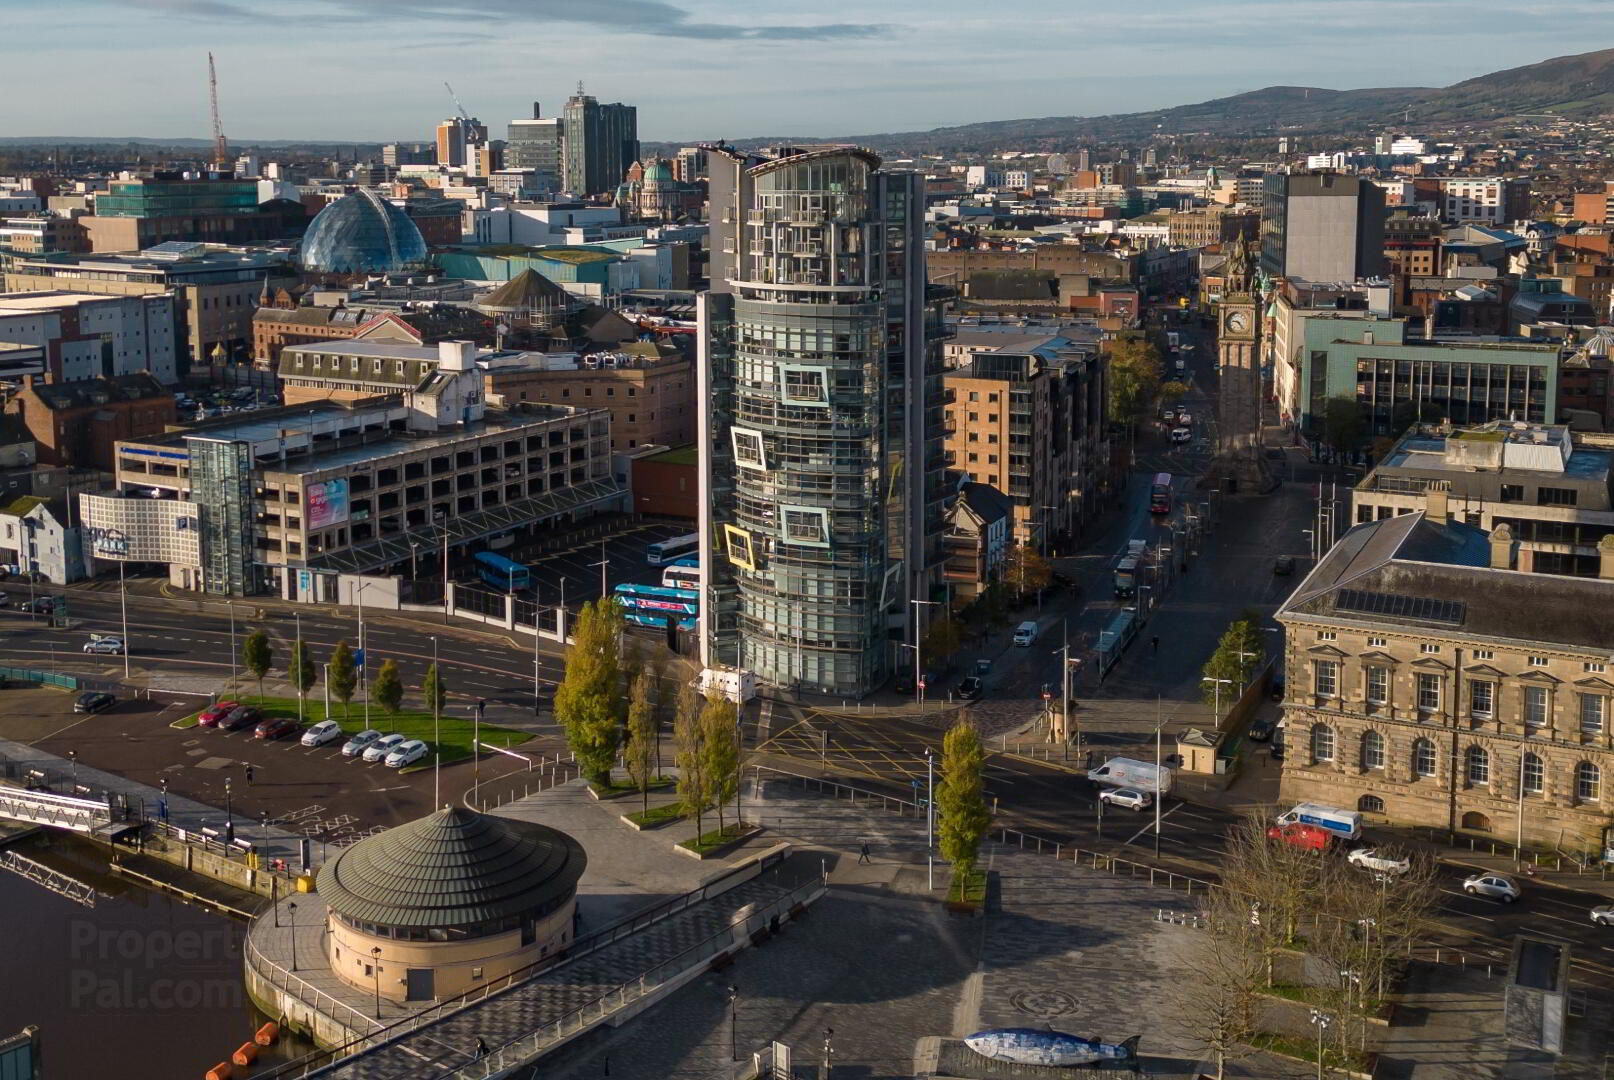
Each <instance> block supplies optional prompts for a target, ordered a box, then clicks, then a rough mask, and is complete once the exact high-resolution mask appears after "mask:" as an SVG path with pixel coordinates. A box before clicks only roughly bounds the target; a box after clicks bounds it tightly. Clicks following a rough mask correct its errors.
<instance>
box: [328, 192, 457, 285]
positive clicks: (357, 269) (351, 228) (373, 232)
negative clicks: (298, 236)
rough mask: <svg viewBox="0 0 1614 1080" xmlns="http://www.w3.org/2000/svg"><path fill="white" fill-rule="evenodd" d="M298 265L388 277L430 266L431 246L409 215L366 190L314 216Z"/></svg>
mask: <svg viewBox="0 0 1614 1080" xmlns="http://www.w3.org/2000/svg"><path fill="white" fill-rule="evenodd" d="M298 261H299V263H300V264H301V266H302V268H303V269H304V270H308V271H311V272H313V273H317V274H386V273H392V272H394V271H398V270H409V269H414V268H416V267H419V266H422V265H424V264H425V262H426V241H425V239H424V238H423V237H422V236H421V235H420V230H419V229H418V228H416V227H415V223H414V222H413V221H410V220H409V215H408V214H405V213H404V212H403V211H402V210H400V209H398V208H397V207H396V206H394V205H392V203H390V202H388V201H387V200H385V199H383V198H382V197H381V196H380V195H378V194H376V193H375V192H373V191H371V190H369V189H368V188H361V189H359V190H358V191H355V192H353V193H352V194H351V195H344V196H342V198H340V199H337V200H336V201H335V202H333V203H331V204H330V205H329V206H327V207H326V208H325V209H323V210H321V211H320V212H319V213H318V214H316V215H315V216H314V220H313V221H312V222H310V223H309V226H308V231H307V232H306V233H304V234H303V246H302V252H301V254H300V255H299V257H298Z"/></svg>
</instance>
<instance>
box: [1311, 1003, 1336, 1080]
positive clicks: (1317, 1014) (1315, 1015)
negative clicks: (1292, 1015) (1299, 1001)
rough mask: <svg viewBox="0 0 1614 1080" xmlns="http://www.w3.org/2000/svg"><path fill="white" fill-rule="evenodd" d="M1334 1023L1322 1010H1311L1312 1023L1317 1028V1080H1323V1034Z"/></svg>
mask: <svg viewBox="0 0 1614 1080" xmlns="http://www.w3.org/2000/svg"><path fill="white" fill-rule="evenodd" d="M1333 1021H1334V1018H1333V1017H1332V1016H1329V1015H1328V1014H1327V1013H1325V1012H1323V1011H1322V1010H1321V1009H1313V1010H1311V1022H1312V1025H1313V1026H1315V1027H1316V1028H1317V1080H1323V1032H1325V1031H1327V1030H1328V1025H1329V1024H1331V1023H1333Z"/></svg>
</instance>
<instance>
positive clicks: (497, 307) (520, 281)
mask: <svg viewBox="0 0 1614 1080" xmlns="http://www.w3.org/2000/svg"><path fill="white" fill-rule="evenodd" d="M566 300H567V297H566V290H565V289H562V288H561V287H560V286H559V285H556V284H555V283H554V282H553V281H550V280H549V279H548V278H546V277H544V276H543V275H542V274H540V273H538V271H536V270H532V269H527V270H523V271H521V273H519V274H517V275H516V276H515V277H513V278H511V279H510V280H509V281H507V282H505V283H504V284H503V285H500V286H499V287H498V288H497V289H494V290H493V291H492V292H490V293H488V295H487V296H486V297H485V298H483V300H482V302H481V303H479V304H477V307H479V308H481V309H482V310H484V311H538V310H540V309H542V308H546V307H549V306H550V305H552V304H564V303H566Z"/></svg>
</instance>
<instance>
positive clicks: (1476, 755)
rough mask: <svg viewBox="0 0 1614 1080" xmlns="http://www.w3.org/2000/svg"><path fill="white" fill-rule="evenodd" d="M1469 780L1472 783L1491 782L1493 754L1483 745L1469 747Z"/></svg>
mask: <svg viewBox="0 0 1614 1080" xmlns="http://www.w3.org/2000/svg"><path fill="white" fill-rule="evenodd" d="M1468 782H1469V783H1470V784H1489V783H1490V782H1491V755H1490V753H1489V752H1488V751H1487V750H1486V749H1485V748H1484V747H1483V746H1470V747H1469V748H1468Z"/></svg>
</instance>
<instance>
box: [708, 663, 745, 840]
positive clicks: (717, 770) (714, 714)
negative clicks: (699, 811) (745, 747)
mask: <svg viewBox="0 0 1614 1080" xmlns="http://www.w3.org/2000/svg"><path fill="white" fill-rule="evenodd" d="M738 724H739V714H738V713H737V712H736V711H735V708H734V703H733V702H731V701H729V700H728V698H725V697H722V696H721V695H718V694H713V695H711V696H710V697H708V698H707V699H706V707H705V708H703V709H702V710H701V756H702V757H703V758H705V761H704V762H703V763H702V764H703V768H702V771H703V772H704V773H705V787H706V797H707V798H708V799H710V800H711V801H712V804H713V805H714V806H716V807H717V831H718V832H719V833H721V832H722V831H723V806H724V804H725V803H727V802H728V801H729V800H730V799H732V798H734V797H735V795H737V794H738V793H739V791H740V731H739V727H738Z"/></svg>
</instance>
